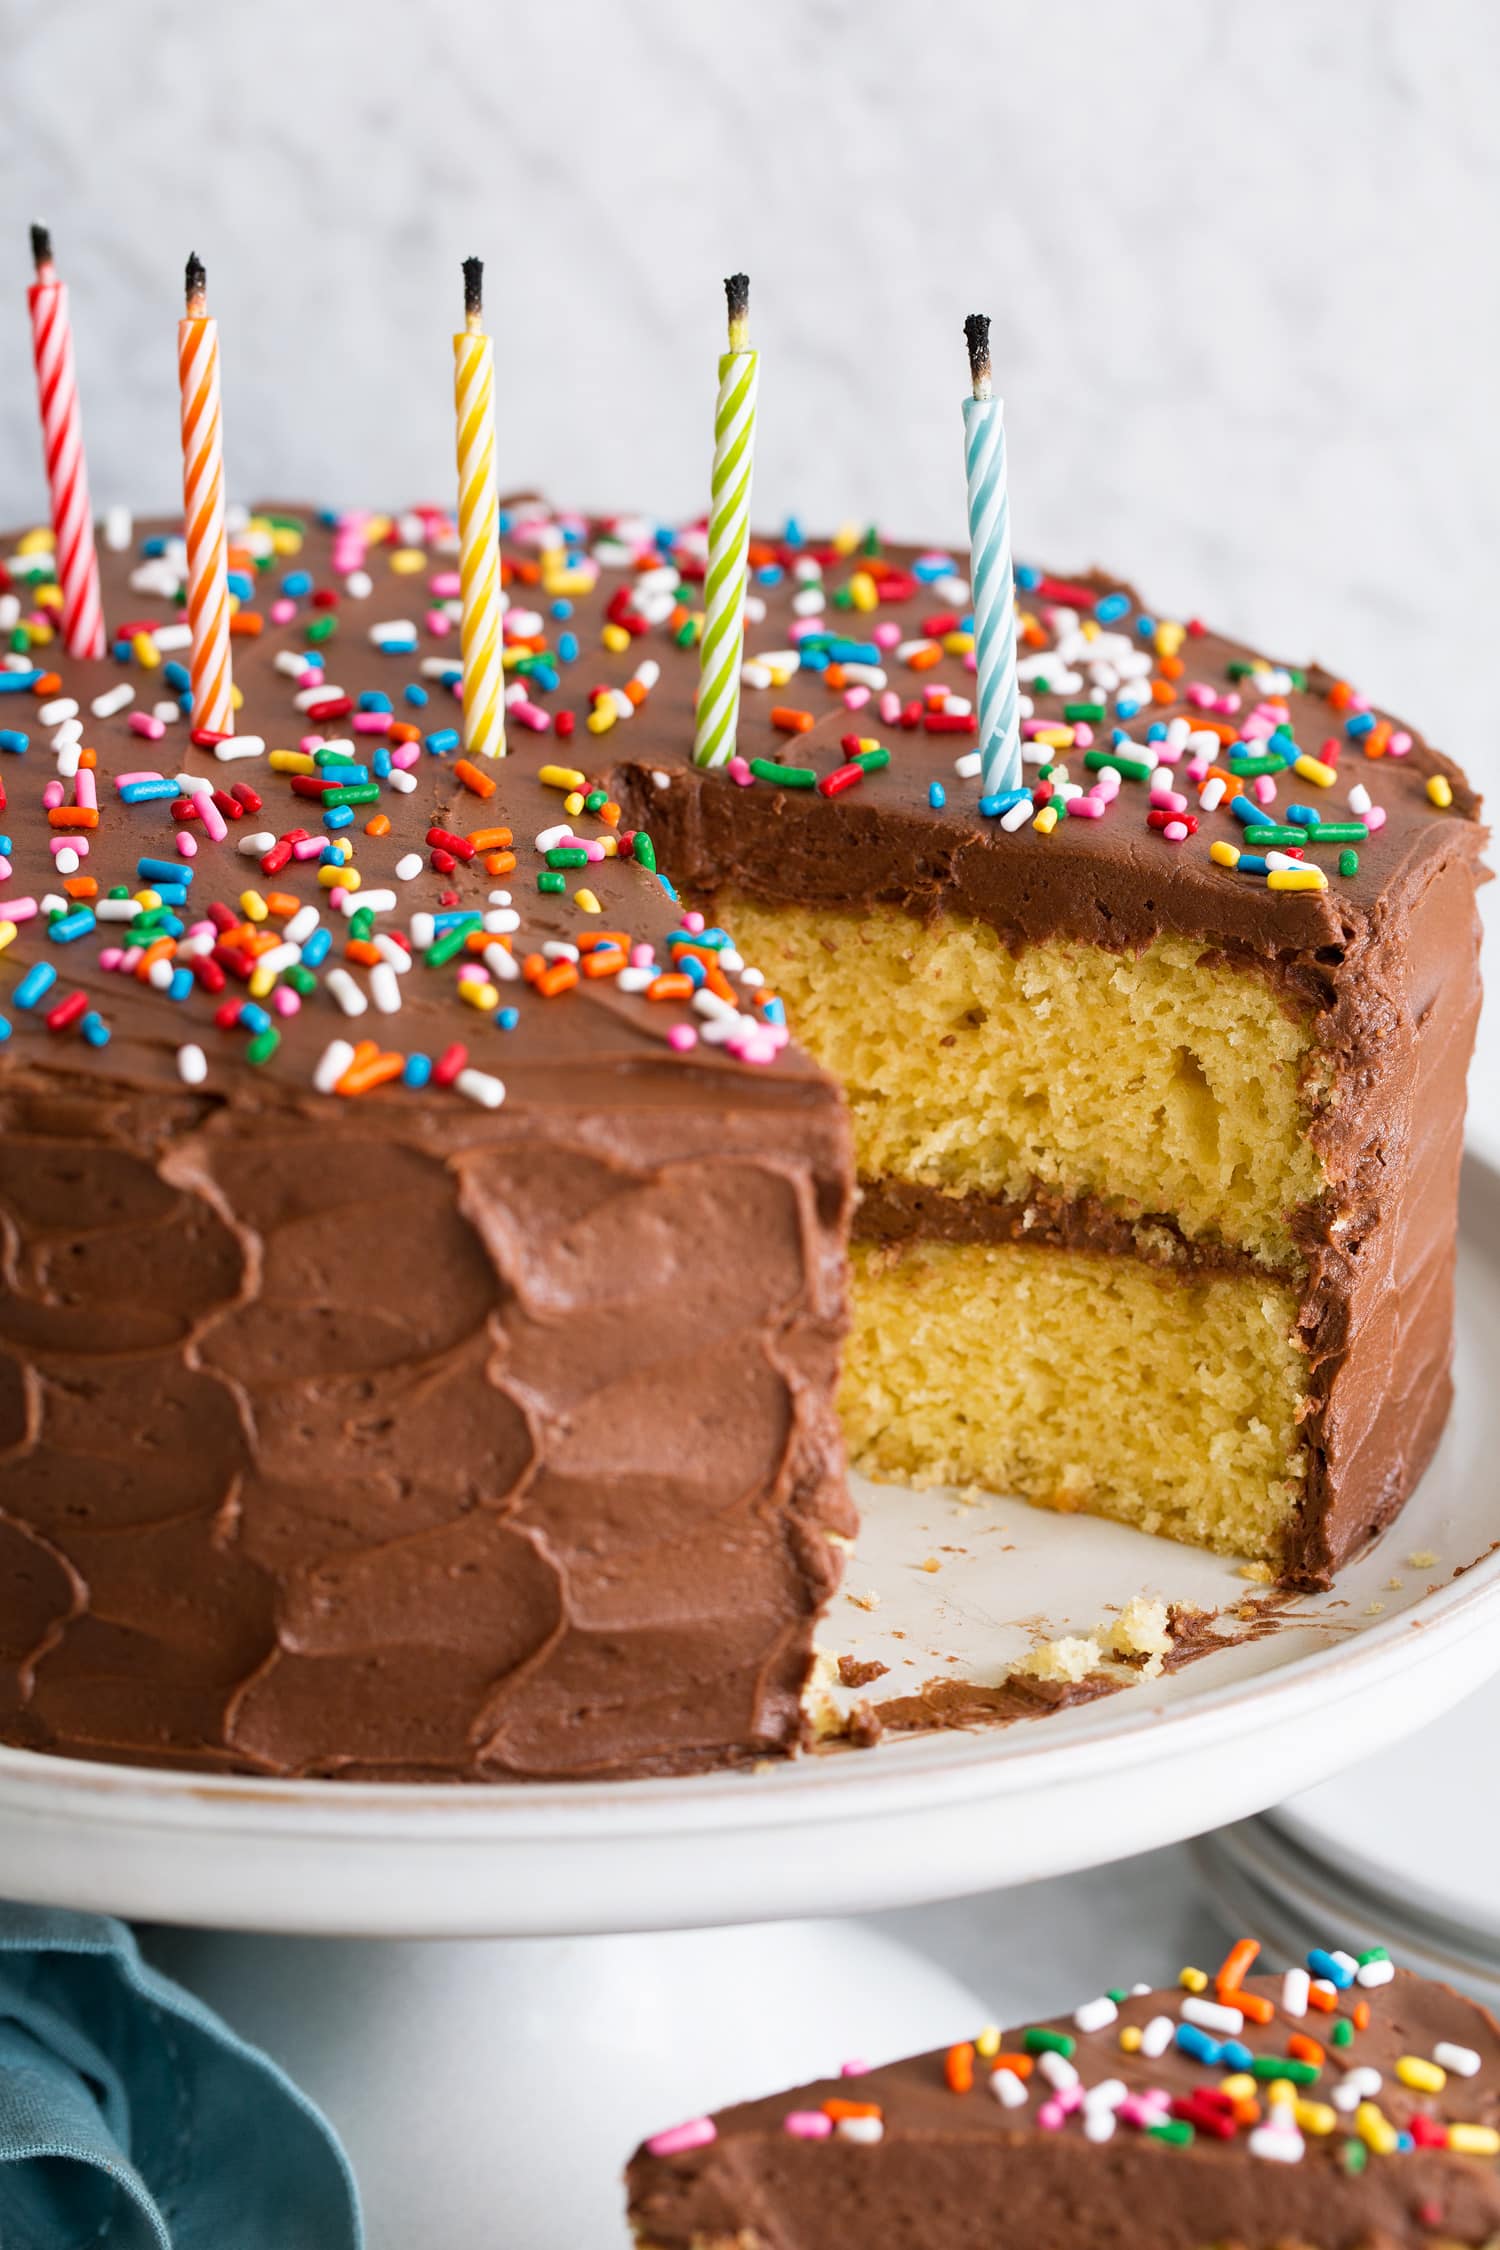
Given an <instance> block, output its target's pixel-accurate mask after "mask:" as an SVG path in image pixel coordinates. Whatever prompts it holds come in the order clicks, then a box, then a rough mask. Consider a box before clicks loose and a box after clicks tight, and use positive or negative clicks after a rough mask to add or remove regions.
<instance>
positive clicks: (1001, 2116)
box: [629, 1940, 1500, 2250]
mask: <svg viewBox="0 0 1500 2250" xmlns="http://www.w3.org/2000/svg"><path fill="white" fill-rule="evenodd" d="M1256 1952H1257V1948H1256V1946H1255V1944H1254V1942H1253V1941H1248V1940H1247V1941H1243V1942H1242V1943H1241V1944H1239V1945H1237V1946H1236V1947H1235V1948H1234V1949H1233V1951H1232V1952H1231V1953H1230V1955H1229V1957H1228V1960H1227V1961H1226V1962H1225V1964H1224V1967H1223V1969H1222V1970H1221V1971H1220V1973H1219V1975H1218V1977H1217V1978H1216V1979H1214V1980H1213V1981H1212V1982H1210V1980H1209V1979H1208V1978H1206V1977H1204V1976H1202V1975H1201V1973H1200V1972H1197V1971H1195V1970H1184V1971H1183V1974H1182V1979H1181V1982H1180V1984H1179V1985H1178V1986H1177V1987H1176V1988H1174V1989H1170V1990H1167V1991H1164V1992H1152V1991H1150V1990H1149V1989H1148V1988H1146V1987H1144V1986H1141V1985H1136V1986H1133V1987H1131V1988H1129V1989H1128V1990H1124V1989H1122V1990H1120V1991H1116V1992H1111V1993H1109V1994H1107V1995H1101V1996H1100V1997H1099V1998H1098V1999H1094V2000H1090V2001H1088V2002H1086V2003H1085V2004H1084V2005H1083V2006H1082V2007H1080V2008H1078V2009H1077V2010H1075V2012H1074V2013H1073V2014H1072V2015H1070V2016H1062V2017H1058V2018H1056V2019H1055V2020H1053V2021H1050V2022H1046V2023H1032V2024H1018V2025H1015V2026H1012V2027H1011V2028H1009V2029H1007V2030H1005V2031H1001V2030H999V2029H997V2028H996V2027H995V2026H993V2025H991V2026H988V2027H986V2028H984V2029H981V2030H979V2031H978V2032H976V2034H975V2036H974V2037H973V2038H972V2039H967V2040H964V2041H962V2042H960V2043H959V2044H957V2045H956V2046H953V2047H950V2048H949V2049H948V2050H947V2051H946V2052H939V2053H936V2054H930V2055H920V2056H917V2057H915V2058H914V2059H912V2060H911V2061H909V2062H900V2063H892V2064H888V2065H886V2066H884V2067H882V2068H879V2069H875V2070H868V2071H867V2070H864V2069H863V2068H862V2067H861V2066H860V2065H857V2064H855V2065H849V2066H847V2068H846V2071H845V2073H844V2074H843V2075H842V2076H840V2077H836V2078H829V2079H824V2080H821V2081H819V2082H818V2083H817V2084H814V2085H809V2086H803V2087H800V2088H798V2089H797V2091H796V2092H794V2093H789V2094H781V2095H777V2096H774V2097H772V2098H770V2099H767V2100H764V2101H755V2102H746V2103H743V2104H741V2105H740V2106H739V2107H737V2108H734V2109H728V2110H725V2111H723V2112H722V2113H721V2114H720V2115H719V2116H718V2117H716V2118H698V2119H695V2120H693V2121H691V2122H690V2123H688V2124H686V2125H682V2126H677V2127H675V2128H672V2129H670V2130H668V2131H667V2132H664V2133H661V2134H658V2135H656V2136H655V2137H654V2138H653V2139H651V2140H649V2141H648V2142H647V2143H646V2144H645V2146H644V2148H642V2149H641V2150H639V2151H638V2152H637V2154H636V2156H635V2158H634V2160H633V2162H632V2163H631V2166H630V2171H629V2193H630V2215H631V2220H632V2223H633V2226H634V2229H635V2236H636V2241H637V2243H638V2245H639V2246H640V2250H959V2246H960V2245H963V2246H972V2250H989V2245H991V2244H994V2245H996V2246H999V2245H1004V2250H1135V2246H1136V2245H1138V2244H1141V2243H1150V2244H1151V2245H1152V2250H1206V2246H1207V2245H1210V2244H1219V2245H1235V2246H1236V2250H1396V2246H1398V2245H1413V2246H1416V2245H1421V2246H1423V2250H1439V2246H1440V2245H1448V2244H1458V2243H1465V2244H1476V2245H1477V2244H1481V2243H1489V2242H1491V2241H1492V2240H1493V2239H1494V2237H1495V2236H1496V2234H1497V2233H1500V2161H1497V2160H1500V2027H1497V2025H1496V2024H1495V2022H1494V2020H1493V2018H1492V2017H1491V2016H1490V2015H1488V2014H1487V2013H1486V2011H1485V2010H1484V2009H1483V2008H1481V2007H1479V2006H1477V2005H1476V2004H1475V2003H1474V2002H1473V2001H1471V2000H1466V1999H1464V1998H1462V1997H1461V1996H1460V1994H1458V1993H1456V1992H1453V1991H1451V1990H1450V1989H1449V1988H1448V1986H1446V1985H1440V1984H1432V1983H1429V1982H1427V1981H1426V1980H1424V1979H1422V1978H1420V1977H1416V1976H1412V1975H1410V1974H1408V1973H1406V1972H1404V1971H1395V1970H1393V1969H1392V1966H1391V1963H1390V1961H1389V1959H1388V1958H1387V1957H1386V1955H1385V1954H1384V1952H1383V1951H1379V1950H1377V1951H1375V1952H1373V1953H1366V1954H1361V1955H1360V1956H1359V1957H1358V1958H1357V1959H1356V1958H1354V1957H1353V1956H1351V1955H1349V1954H1347V1953H1345V1952H1342V1951H1340V1950H1338V1949H1336V1948H1330V1949H1329V1950H1328V1951H1327V1952H1314V1953H1312V1954H1310V1955H1309V1956H1308V1962H1307V1967H1306V1968H1305V1969H1296V1970H1292V1971H1290V1972H1289V1973H1288V1974H1287V1975H1285V1976H1282V1977H1271V1976H1252V1977H1249V1978H1247V1977H1246V1974H1245V1970H1246V1966H1247V1964H1248V1963H1249V1962H1250V1961H1251V1960H1253V1958H1254V1956H1255V1954H1256Z"/></svg>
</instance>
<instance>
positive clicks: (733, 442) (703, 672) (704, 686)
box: [693, 273, 760, 766]
mask: <svg viewBox="0 0 1500 2250" xmlns="http://www.w3.org/2000/svg"><path fill="white" fill-rule="evenodd" d="M724 290H725V294H726V296H727V297H728V300H729V349H728V351H726V352H725V353H724V354H723V356H722V357H721V359H720V361H719V397H718V403H717V405H716V406H715V408H714V467H713V483H712V487H711V494H710V507H709V517H708V582H707V585H706V586H705V588H704V603H703V606H704V618H703V640H702V644H701V646H700V648H699V651H698V727H697V733H696V736H695V738H694V742H693V762H694V764H695V765H700V766H722V765H723V764H725V763H726V761H727V760H728V759H729V758H730V756H731V755H732V754H733V751H734V737H735V729H736V726H737V725H738V723H739V715H740V661H741V657H742V654H743V643H744V633H745V581H746V569H747V565H748V561H749V555H750V473H751V470H752V469H753V467H754V465H755V391H756V385H757V383H758V381H759V377H760V354H759V352H753V351H751V349H750V279H749V276H748V275H747V274H743V273H734V274H731V275H730V276H729V279H728V280H727V281H726V282H725V284H724Z"/></svg>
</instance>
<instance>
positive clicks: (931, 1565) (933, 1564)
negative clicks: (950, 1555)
mask: <svg viewBox="0 0 1500 2250" xmlns="http://www.w3.org/2000/svg"><path fill="white" fill-rule="evenodd" d="M942 1567H943V1566H942V1564H941V1563H940V1562H939V1561H938V1559H937V1556H936V1555H929V1556H928V1557H927V1559H926V1561H925V1562H920V1563H918V1565H917V1568H918V1570H926V1571H933V1570H941V1569H942Z"/></svg>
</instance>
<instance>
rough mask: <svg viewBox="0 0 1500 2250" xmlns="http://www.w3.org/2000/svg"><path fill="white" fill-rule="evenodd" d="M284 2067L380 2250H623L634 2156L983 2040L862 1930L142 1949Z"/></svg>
mask: <svg viewBox="0 0 1500 2250" xmlns="http://www.w3.org/2000/svg"><path fill="white" fill-rule="evenodd" d="M143 1944H144V1948H145V1950H146V1952H147V1953H148V1954H149V1955H150V1956H151V1958H152V1959H153V1960H155V1961H156V1962H157V1964H158V1965H159V1966H160V1967H162V1968H164V1969H165V1970H167V1972H168V1973H169V1974H170V1975H173V1976H176V1977H179V1978H180V1979H181V1980H182V1982H183V1983H184V1984H186V1985H188V1986H189V1987H190V1988H191V1989H192V1990H193V1991H195V1992H197V1993H199V1994H201V1996H202V1997H203V1998H204V1999H205V2000H206V2001H207V2002H208V2003H209V2005H210V2006H211V2007H215V2008H217V2009H218V2010H219V2011H220V2012H221V2013H222V2014H223V2015H224V2016H225V2017H227V2018H228V2020H229V2021H230V2022H231V2023H232V2024H233V2025H234V2026H235V2028H236V2029H237V2030H239V2031H241V2032H243V2033H245V2034H246V2035H247V2036H248V2037H250V2038H252V2039H254V2040H256V2041H257V2042H258V2043H259V2044H260V2045H261V2046H263V2047H265V2048H266V2049H267V2050H268V2052H269V2053H271V2054H273V2055H274V2056H275V2057H276V2059H277V2061H278V2062H280V2063H282V2064H284V2065H285V2067H286V2068H287V2069H288V2070H289V2071H290V2072H291V2073H292V2075H293V2077H294V2078H295V2079H296V2080H297V2082H298V2083H299V2085H301V2086H303V2087H304V2088H305V2089H306V2091H307V2092H308V2093H309V2094H311V2096H312V2097H313V2099H314V2100H315V2101H316V2102H318V2103H319V2105H320V2106H321V2107H322V2108H323V2109H324V2110H325V2111H326V2112H327V2114H328V2116H329V2117H330V2118H331V2119H332V2121H333V2123H334V2125H335V2126H336V2127H337V2129H338V2131H339V2133H340V2136H341V2137H342V2139H343V2141H344V2144H345V2146H346V2147H347V2149H348V2151H349V2155H350V2157H351V2159H352V2161H353V2164H354V2169H355V2173H356V2176H357V2177H358V2179H359V2182H360V2188H361V2193H362V2196H363V2198H364V2205H365V2218H366V2224H367V2226H368V2229H369V2241H370V2250H412V2246H413V2245H415V2244H419V2243H435V2244H441V2246H442V2250H624V2245H625V2244H626V2242H627V2241H628V2234H627V2230H626V2226H625V2218H624V2194H623V2190H622V2187H621V2183H620V2174H621V2171H622V2169H623V2166H624V2164H625V2161H626V2159H627V2158H628V2157H629V2155H630V2153H631V2151H632V2150H633V2149H634V2147H635V2146H636V2144H637V2142H638V2141H640V2140H642V2139H643V2138H644V2137H645V2135H646V2134H648V2133H651V2132H655V2131H657V2130H659V2129H660V2128H661V2127H662V2126H663V2125H669V2124H673V2123H675V2122H677V2121H678V2120H679V2119H680V2118H682V2117H685V2116H696V2115H698V2114H699V2113H700V2112H702V2111H703V2110H705V2109H713V2108H717V2107H719V2106H721V2105H722V2104H723V2103H725V2102H727V2101H733V2100H736V2099H739V2098H740V2097H742V2096H746V2095H749V2094H754V2093H764V2092H765V2091H766V2090H767V2089H768V2088H770V2087H773V2086H779V2085H791V2084H794V2083H795V2082H796V2081H797V2080H798V2079H801V2078H806V2077H808V2076H809V2075H812V2074H814V2073H816V2072H820V2071H834V2070H837V2069H838V2068H839V2067H840V2065H841V2064H842V2063H843V2062H845V2061H846V2060H849V2059H851V2058H859V2059H863V2060H867V2061H879V2060H885V2059H888V2058H890V2057H892V2056H895V2055H898V2054H902V2053H907V2052H910V2051H912V2050H914V2049H921V2048H923V2047H931V2046H937V2045H941V2044H946V2043H947V2042H949V2041H951V2040H953V2039H955V2038H958V2037H961V2036H963V2035H965V2034H966V2033H970V2032H972V2031H973V2029H974V2027H975V2025H976V2024H977V2023H979V2022H981V2021H983V2019H984V2015H985V2012H986V2011H985V2010H984V2009H982V2008H981V2006H980V2003H979V2001H978V1999H977V1998H976V1997H975V1996H973V1995H971V1994H969V1993H966V1992H965V1991H964V1990H963V1988H962V1987H961V1986H960V1985H959V1984H957V1983H956V1982H955V1981H954V1980H953V1979H952V1978H951V1977H949V1976H948V1975H946V1974H945V1972H944V1971H942V1970H941V1969H938V1968H936V1967H933V1966H932V1965H931V1964H929V1963H927V1962H925V1961H923V1960H922V1959H921V1958H920V1956H918V1955H917V1954H915V1953H912V1952H910V1951H908V1950H907V1949H906V1948H905V1947H904V1946H900V1945H897V1944H896V1943H894V1942H893V1941H892V1940H891V1939H889V1938H885V1937H882V1936H880V1935H878V1934H877V1933H876V1932H875V1931H873V1930H870V1929H868V1928H862V1927H861V1926H860V1925H859V1924H858V1923H853V1922H826V1923H815V1922H793V1923H783V1924H780V1925H772V1926H769V1927H761V1928H738V1929H720V1930H687V1931H677V1932H674V1933H671V1934H653V1935H646V1936H634V1937H587V1938H561V1939H553V1938H537V1939H528V1940H519V1941H514V1942H509V1943H507V1942H503V1941H502V1942H496V1941H493V1940H480V1941H469V1942H467V1943H457V1942H447V1943H443V1942H426V1943H397V1944H391V1943H389V1942H385V1941H381V1940H368V1939H367V1940H353V1939H343V1940H341V1939H326V1938H270V1937H252V1936H223V1935H219V1934H211V1933H209V1932H206V1931H196V1930H194V1931H183V1930H174V1931H168V1930H153V1931H147V1932H144V1933H143Z"/></svg>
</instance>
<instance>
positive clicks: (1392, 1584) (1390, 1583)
mask: <svg viewBox="0 0 1500 2250" xmlns="http://www.w3.org/2000/svg"><path fill="white" fill-rule="evenodd" d="M1405 1583H1406V1581H1405V1579H1403V1578H1388V1579H1387V1580H1386V1582H1385V1590H1386V1592H1387V1593H1388V1594H1399V1593H1400V1591H1401V1589H1402V1587H1403V1586H1404V1585H1405Z"/></svg>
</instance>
